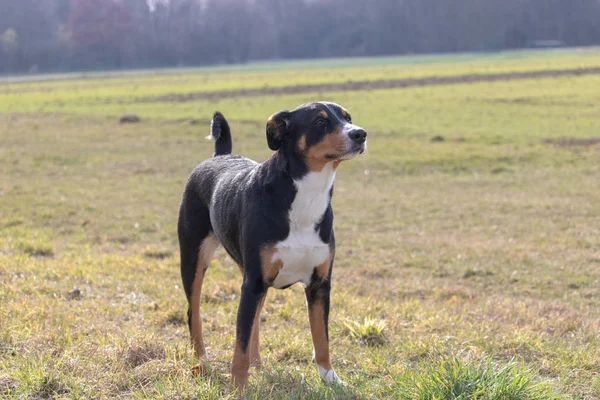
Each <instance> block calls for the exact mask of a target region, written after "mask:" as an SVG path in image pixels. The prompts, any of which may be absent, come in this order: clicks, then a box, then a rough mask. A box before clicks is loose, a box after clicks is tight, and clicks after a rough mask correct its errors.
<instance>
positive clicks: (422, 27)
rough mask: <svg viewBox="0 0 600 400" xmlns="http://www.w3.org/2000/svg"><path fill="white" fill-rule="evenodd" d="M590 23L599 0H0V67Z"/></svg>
mask: <svg viewBox="0 0 600 400" xmlns="http://www.w3.org/2000/svg"><path fill="white" fill-rule="evenodd" d="M599 21H600V0H503V1H497V0H454V1H447V0H364V1H354V0H18V1H16V0H0V73H25V72H52V71H72V70H101V69H120V68H150V67H170V66H196V65H207V64H217V63H243V62H247V61H249V60H264V59H285V58H317V57H347V56H377V55H394V54H407V53H430V52H458V51H481V50H500V49H509V48H521V47H526V46H530V45H531V44H532V43H534V44H535V43H542V42H539V41H546V42H543V43H550V44H565V45H568V46H585V45H593V44H599V43H600V22H599ZM536 41H537V42H536Z"/></svg>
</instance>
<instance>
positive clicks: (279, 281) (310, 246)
mask: <svg viewBox="0 0 600 400" xmlns="http://www.w3.org/2000/svg"><path fill="white" fill-rule="evenodd" d="M334 179H335V170H334V168H333V162H330V163H328V164H326V165H325V167H324V168H323V170H322V171H320V172H309V173H308V174H307V175H305V176H304V177H303V178H302V179H300V180H297V181H294V184H295V185H296V190H297V193H296V197H295V198H294V201H293V202H292V207H291V208H290V213H289V220H290V233H289V235H288V237H287V238H286V239H285V240H284V241H282V242H279V243H277V244H276V245H275V248H276V249H277V251H276V252H275V253H274V254H273V258H272V260H271V261H276V260H281V261H282V262H283V267H282V268H281V270H280V271H279V274H278V275H277V277H276V278H275V280H274V281H273V286H274V287H276V288H281V287H284V286H287V285H291V284H294V283H296V282H302V284H303V285H305V286H306V285H308V284H309V283H310V277H311V275H312V273H313V270H314V268H315V267H316V266H317V265H320V264H322V263H323V262H325V260H327V259H328V258H329V245H328V244H327V243H323V241H322V240H321V238H320V236H319V232H317V231H316V230H315V225H316V224H317V223H319V222H320V221H321V218H322V217H323V214H324V213H325V210H327V205H328V204H329V191H330V190H331V186H332V185H333V180H334Z"/></svg>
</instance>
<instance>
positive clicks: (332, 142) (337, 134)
mask: <svg viewBox="0 0 600 400" xmlns="http://www.w3.org/2000/svg"><path fill="white" fill-rule="evenodd" d="M344 148H345V144H344V136H343V135H342V127H341V126H340V127H338V128H336V130H335V131H333V132H331V133H328V134H326V135H325V137H324V138H323V140H321V141H320V142H319V143H317V144H315V145H314V146H312V147H310V148H309V149H308V152H307V154H306V164H307V165H308V169H309V170H311V171H313V172H320V171H321V170H322V169H323V167H325V165H326V164H327V163H329V162H331V161H332V160H331V159H329V158H325V156H326V155H331V154H338V153H341V152H343V151H344Z"/></svg>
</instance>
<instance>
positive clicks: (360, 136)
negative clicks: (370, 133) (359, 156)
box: [348, 129, 367, 144]
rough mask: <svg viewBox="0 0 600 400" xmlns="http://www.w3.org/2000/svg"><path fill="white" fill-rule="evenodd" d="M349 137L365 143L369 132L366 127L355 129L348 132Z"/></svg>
mask: <svg viewBox="0 0 600 400" xmlns="http://www.w3.org/2000/svg"><path fill="white" fill-rule="evenodd" d="M348 137H349V138H350V139H352V140H353V141H355V142H356V143H358V144H363V143H364V142H365V141H366V140H367V132H366V131H365V130H364V129H355V130H353V131H350V133H348Z"/></svg>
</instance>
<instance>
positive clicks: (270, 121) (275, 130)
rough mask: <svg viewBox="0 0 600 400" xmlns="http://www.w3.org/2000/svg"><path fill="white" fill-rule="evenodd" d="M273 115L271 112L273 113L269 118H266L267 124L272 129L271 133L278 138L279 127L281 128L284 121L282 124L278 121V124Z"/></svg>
mask: <svg viewBox="0 0 600 400" xmlns="http://www.w3.org/2000/svg"><path fill="white" fill-rule="evenodd" d="M274 117H275V114H273V115H271V116H270V117H269V119H268V120H267V126H269V128H270V129H271V130H272V133H273V135H274V136H275V137H276V138H279V136H280V132H279V130H280V128H281V127H282V126H285V123H283V124H281V123H279V124H278V123H277V120H275V118H274Z"/></svg>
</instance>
